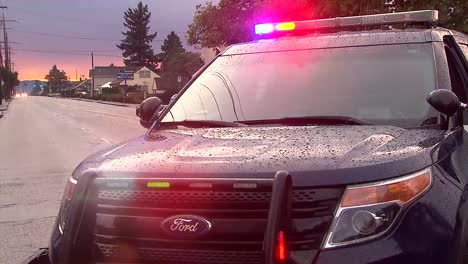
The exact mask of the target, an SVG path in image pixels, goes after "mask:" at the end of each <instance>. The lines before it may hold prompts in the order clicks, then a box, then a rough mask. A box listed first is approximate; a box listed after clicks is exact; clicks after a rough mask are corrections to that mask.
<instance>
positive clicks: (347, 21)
mask: <svg viewBox="0 0 468 264" xmlns="http://www.w3.org/2000/svg"><path fill="white" fill-rule="evenodd" d="M437 20H439V11H437V10H421V11H410V12H400V13H388V14H377V15H367V16H352V17H336V18H328V19H316V20H304V21H295V22H285V23H268V24H257V25H255V34H257V35H264V34H270V33H273V32H278V31H292V30H297V31H299V30H316V29H325V28H343V27H356V26H375V25H390V24H402V23H424V22H428V23H433V22H436V21H437Z"/></svg>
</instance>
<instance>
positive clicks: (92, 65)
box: [90, 51, 94, 97]
mask: <svg viewBox="0 0 468 264" xmlns="http://www.w3.org/2000/svg"><path fill="white" fill-rule="evenodd" d="M91 69H92V70H91V72H92V75H91V78H92V79H91V93H90V95H91V97H94V52H92V51H91Z"/></svg>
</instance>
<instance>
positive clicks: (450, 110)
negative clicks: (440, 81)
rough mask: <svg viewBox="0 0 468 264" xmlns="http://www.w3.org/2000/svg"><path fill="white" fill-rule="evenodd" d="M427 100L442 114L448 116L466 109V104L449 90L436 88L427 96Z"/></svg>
mask: <svg viewBox="0 0 468 264" xmlns="http://www.w3.org/2000/svg"><path fill="white" fill-rule="evenodd" d="M427 102H428V103H429V104H430V105H431V106H432V107H434V108H435V109H436V110H437V111H439V112H441V113H442V114H446V115H447V116H448V117H451V116H453V115H454V114H455V113H456V112H458V111H463V110H466V108H467V105H466V104H464V103H461V102H460V100H459V99H458V96H457V95H456V94H455V93H453V92H452V91H450V90H445V89H438V90H435V91H433V92H431V93H430V94H429V96H427Z"/></svg>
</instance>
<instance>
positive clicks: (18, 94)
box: [15, 93, 28, 97]
mask: <svg viewBox="0 0 468 264" xmlns="http://www.w3.org/2000/svg"><path fill="white" fill-rule="evenodd" d="M27 96H28V94H27V93H16V94H15V97H27Z"/></svg>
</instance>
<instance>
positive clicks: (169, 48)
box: [160, 31, 185, 62]
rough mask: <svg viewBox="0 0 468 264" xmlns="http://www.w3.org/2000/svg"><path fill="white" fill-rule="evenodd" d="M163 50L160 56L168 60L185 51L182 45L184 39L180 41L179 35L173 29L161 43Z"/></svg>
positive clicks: (164, 60)
mask: <svg viewBox="0 0 468 264" xmlns="http://www.w3.org/2000/svg"><path fill="white" fill-rule="evenodd" d="M161 51H162V53H161V54H160V58H161V59H162V61H163V62H167V61H168V60H169V59H170V58H171V57H174V56H177V55H179V54H180V53H183V52H185V49H184V47H183V46H182V41H180V38H179V36H177V34H176V33H175V32H174V31H171V33H169V35H167V37H166V39H165V40H164V42H163V44H162V45H161Z"/></svg>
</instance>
